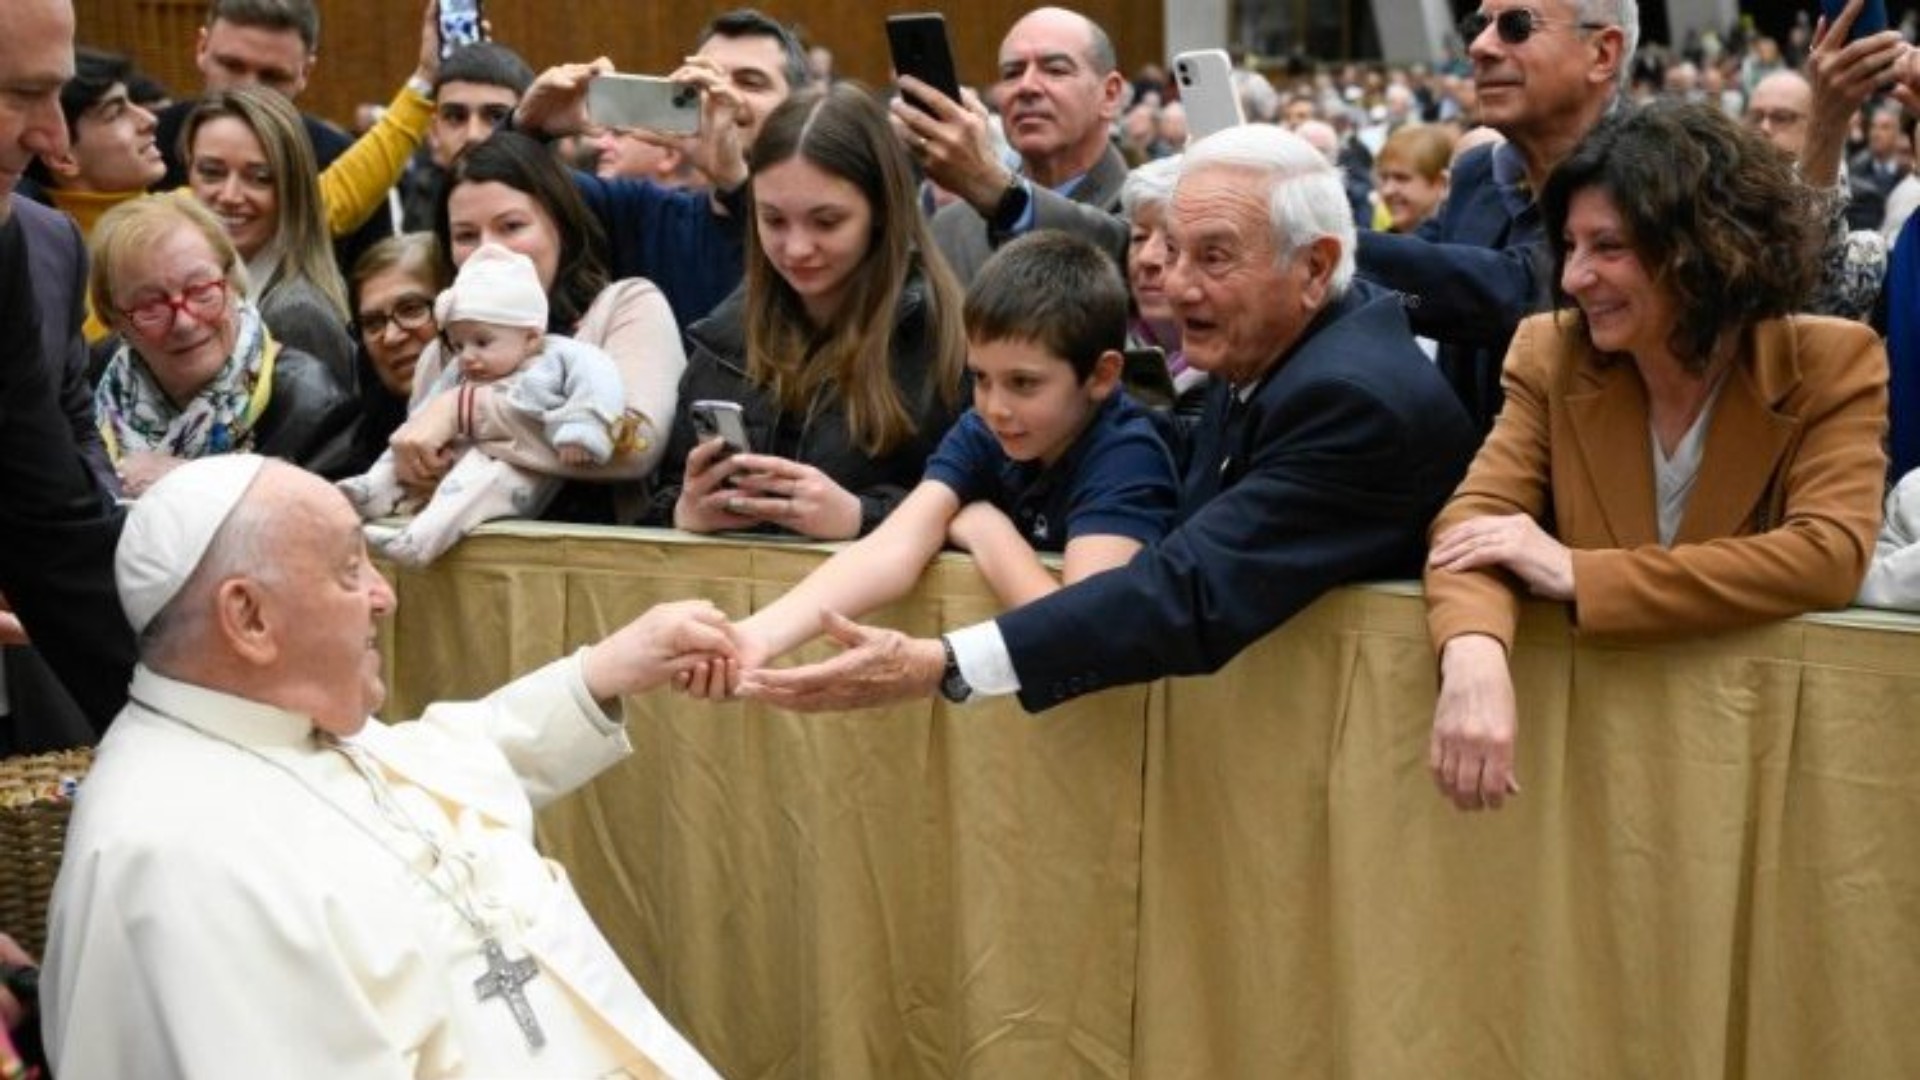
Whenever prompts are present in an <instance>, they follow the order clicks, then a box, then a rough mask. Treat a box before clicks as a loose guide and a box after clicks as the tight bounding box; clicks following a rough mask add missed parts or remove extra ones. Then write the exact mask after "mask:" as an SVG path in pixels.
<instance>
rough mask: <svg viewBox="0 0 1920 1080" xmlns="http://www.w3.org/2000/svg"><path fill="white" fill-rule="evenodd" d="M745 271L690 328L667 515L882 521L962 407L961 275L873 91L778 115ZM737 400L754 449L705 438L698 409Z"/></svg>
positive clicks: (831, 524)
mask: <svg viewBox="0 0 1920 1080" xmlns="http://www.w3.org/2000/svg"><path fill="white" fill-rule="evenodd" d="M748 167H749V169H750V170H751V174H752V196H753V198H752V205H753V218H754V220H753V227H752V228H751V229H749V230H748V231H747V236H748V240H747V280H746V283H745V285H744V286H743V287H742V288H741V289H740V291H738V292H736V293H734V295H733V296H732V297H730V298H728V299H727V300H726V301H725V302H724V303H722V304H721V305H720V307H718V308H717V309H715V310H714V312H713V314H712V315H710V316H709V317H708V318H706V319H704V320H702V321H700V322H699V323H696V324H694V326H693V327H692V328H691V329H690V330H689V331H688V335H687V337H688V346H689V348H688V366H687V376H686V379H685V380H684V381H683V382H682V384H681V388H680V410H679V415H678V417H677V418H676V420H675V423H674V430H673V435H672V438H671V440H670V442H669V444H668V448H667V460H666V462H665V463H664V465H663V467H662V469H661V475H662V476H663V477H676V478H678V479H679V481H680V482H679V483H678V484H677V485H674V486H670V487H666V488H663V489H662V490H661V491H660V492H658V493H657V494H656V496H655V500H654V510H655V516H656V519H657V520H660V521H661V522H663V523H664V522H666V521H669V520H670V521H671V522H672V523H673V524H674V525H677V526H679V527H680V528H683V529H688V530H691V531H694V532H714V531H719V530H726V529H751V528H756V527H760V526H768V525H771V526H778V527H781V528H784V529H788V530H791V531H793V532H797V533H801V534H803V535H806V536H812V537H816V538H820V539H845V538H848V537H852V536H857V535H860V534H862V533H865V532H867V531H869V530H870V529H872V527H873V526H874V525H876V524H878V522H879V521H880V520H881V519H882V518H883V517H885V516H886V514H887V512H888V511H890V510H891V509H892V508H893V506H894V505H895V504H897V503H898V502H899V500H900V499H901V498H902V497H904V495H905V494H906V492H907V491H908V490H910V489H911V488H912V487H913V486H914V485H915V484H916V483H918V482H919V480H920V475H921V472H922V471H923V469H924V466H925V465H926V459H927V455H928V454H930V453H931V452H932V450H933V448H934V447H935V446H936V445H938V443H939V441H940V437H941V436H942V435H943V434H944V433H945V432H946V429H947V427H948V426H949V425H950V424H951V423H952V421H953V419H954V417H955V416H957V415H958V412H959V407H960V389H961V377H962V376H961V371H962V365H963V364H964V362H965V358H966V339H965V334H964V332H963V330H962V328H961V322H960V308H961V295H960V287H959V285H958V284H957V283H956V281H955V280H954V277H953V275H952V273H951V272H950V271H949V270H948V269H947V267H946V264H945V263H944V262H943V261H942V259H941V258H940V255H939V252H938V251H937V250H935V248H934V246H933V243H932V239H931V237H930V236H929V234H928V232H927V228H926V224H925V221H924V219H923V218H922V217H921V215H920V211H919V208H918V205H917V203H916V201H915V186H914V181H913V170H912V167H911V165H910V164H909V163H908V161H907V157H906V152H905V150H904V149H903V148H902V147H901V146H900V144H899V140H898V139H897V138H896V137H895V136H894V134H893V132H892V130H891V129H890V128H889V127H888V124H887V114H886V111H885V110H884V109H882V108H881V106H880V105H879V104H878V103H877V102H876V101H875V100H874V99H873V98H872V96H871V95H870V94H869V93H868V92H867V91H866V90H864V89H862V88H860V87H858V86H855V85H852V84H846V83H842V84H840V85H837V86H834V87H832V88H830V89H827V90H824V91H820V92H816V93H807V94H798V95H795V96H794V97H793V98H791V99H790V100H788V101H787V102H786V103H785V104H783V105H781V106H780V107H779V108H778V109H776V110H774V112H773V113H772V115H770V116H769V117H768V118H767V122H766V126H765V127H764V128H763V129H762V130H761V132H760V136H759V138H758V139H757V140H755V142H754V146H753V152H752V155H751V157H750V158H749V160H748ZM702 400H723V401H731V402H735V403H738V404H739V405H740V406H741V409H742V417H743V419H744V421H745V426H746V429H747V435H748V439H749V442H750V443H751V447H752V450H753V451H754V452H752V453H746V454H734V455H731V456H728V455H727V454H726V452H725V449H724V447H723V446H722V444H721V443H720V442H719V441H718V440H709V441H707V442H705V443H701V442H699V441H698V438H697V436H696V434H695V432H694V428H693V424H692V420H691V416H690V407H691V405H692V403H693V402H695V401H702Z"/></svg>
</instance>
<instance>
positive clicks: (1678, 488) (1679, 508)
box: [1647, 380, 1725, 547]
mask: <svg viewBox="0 0 1920 1080" xmlns="http://www.w3.org/2000/svg"><path fill="white" fill-rule="evenodd" d="M1723 385H1725V381H1724V380H1720V381H1716V382H1715V383H1714V384H1713V389H1711V390H1709V391H1707V401H1706V404H1704V405H1702V406H1701V407H1700V415H1699V416H1696V417H1694V418H1693V423H1692V424H1691V425H1690V426H1689V427H1688V428H1687V433H1686V434H1685V435H1682V436H1680V442H1679V443H1678V444H1676V445H1675V446H1674V448H1673V456H1672V457H1668V456H1667V452H1666V451H1665V450H1663V449H1661V448H1660V436H1659V434H1658V433H1656V432H1655V431H1654V430H1653V424H1652V422H1651V421H1649V422H1648V424H1647V438H1648V440H1650V441H1651V442H1652V444H1653V491H1654V503H1655V507H1654V508H1655V511H1656V512H1657V513H1658V515H1659V519H1660V546H1661V547H1672V546H1673V538H1674V537H1676V536H1678V535H1680V522H1682V521H1683V520H1685V519H1686V516H1687V502H1688V500H1690V499H1692V498H1693V482H1694V480H1696V479H1698V478H1699V476H1700V457H1701V454H1702V452H1703V451H1704V450H1705V449H1706V445H1707V426H1708V421H1709V419H1711V418H1712V416H1713V406H1714V404H1715V403H1716V402H1718V401H1719V400H1720V387H1721V386H1723Z"/></svg>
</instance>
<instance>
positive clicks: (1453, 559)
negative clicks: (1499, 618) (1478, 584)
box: [1427, 514, 1573, 601]
mask: <svg viewBox="0 0 1920 1080" xmlns="http://www.w3.org/2000/svg"><path fill="white" fill-rule="evenodd" d="M1427 565H1428V566H1431V567H1433V568H1434V569H1436V570H1452V571H1455V572H1459V571H1463V570H1480V569H1484V568H1486V567H1490V566H1503V567H1505V568H1507V569H1508V570H1510V571H1512V572H1513V573H1514V574H1515V575H1516V576H1518V577H1519V578H1520V580H1522V581H1524V582H1526V583H1527V588H1529V589H1531V590H1533V594H1534V595H1535V596H1538V597H1541V598H1542V599H1546V600H1563V601H1564V600H1572V599H1573V555H1572V553H1571V552H1569V551H1568V550H1567V547H1566V545H1565V544H1562V543H1561V542H1560V541H1558V540H1555V539H1554V538H1553V537H1551V536H1548V535H1547V533H1546V531H1545V530H1544V529H1542V528H1540V524H1539V522H1536V521H1534V520H1533V519H1532V518H1530V517H1528V516H1527V515H1525V514H1507V515H1488V516H1486V517H1477V518H1474V519H1472V520H1471V521H1463V522H1461V523H1460V524H1458V525H1455V526H1454V527H1453V528H1451V529H1448V530H1447V531H1446V532H1444V533H1441V534H1440V535H1439V536H1438V537H1436V538H1435V539H1434V541H1433V552H1432V553H1431V554H1429V555H1428V556H1427Z"/></svg>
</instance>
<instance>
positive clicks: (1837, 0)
mask: <svg viewBox="0 0 1920 1080" xmlns="http://www.w3.org/2000/svg"><path fill="white" fill-rule="evenodd" d="M1846 6H1847V0H1820V14H1822V15H1825V16H1826V17H1827V25H1828V26H1832V25H1833V20H1835V19H1837V18H1839V17H1840V12H1841V10H1842V9H1844V8H1845V7H1846ZM1886 28H1887V0H1867V3H1866V6H1865V7H1863V8H1861V9H1860V17H1859V18H1857V19H1855V20H1853V29H1852V30H1849V31H1848V32H1847V40H1848V41H1856V40H1858V39H1860V38H1863V37H1867V36H1868V35H1871V34H1877V33H1879V32H1880V31H1882V30H1885V29H1886Z"/></svg>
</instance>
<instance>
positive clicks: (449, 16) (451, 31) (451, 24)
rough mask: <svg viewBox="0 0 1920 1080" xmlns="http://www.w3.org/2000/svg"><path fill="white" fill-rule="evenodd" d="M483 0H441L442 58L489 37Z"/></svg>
mask: <svg viewBox="0 0 1920 1080" xmlns="http://www.w3.org/2000/svg"><path fill="white" fill-rule="evenodd" d="M480 4H481V0H440V59H442V60H445V59H446V58H447V57H449V56H452V55H453V54H454V52H455V50H457V49H460V48H462V47H463V46H467V45H471V44H473V43H474V42H476V41H485V40H486V39H487V32H486V28H485V27H484V26H483V25H482V20H483V19H485V18H486V16H485V15H484V14H483V13H482V12H481V10H480Z"/></svg>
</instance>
